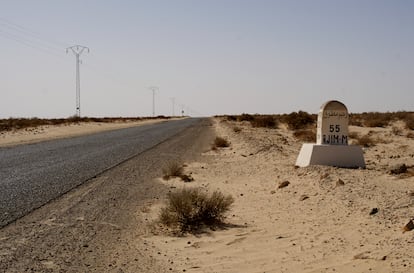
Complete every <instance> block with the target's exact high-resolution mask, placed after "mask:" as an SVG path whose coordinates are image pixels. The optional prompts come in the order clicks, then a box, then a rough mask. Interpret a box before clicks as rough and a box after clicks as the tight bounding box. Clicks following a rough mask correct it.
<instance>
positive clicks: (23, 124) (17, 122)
mask: <svg viewBox="0 0 414 273" xmlns="http://www.w3.org/2000/svg"><path fill="white" fill-rule="evenodd" d="M169 118H170V117H166V116H157V117H128V118H123V117H113V118H110V117H104V118H94V117H69V118H58V119H41V118H36V117H35V118H8V119H0V132H2V131H12V130H18V129H26V128H35V127H38V126H45V125H62V124H74V123H75V124H76V123H80V122H102V123H113V122H127V121H140V120H149V119H169Z"/></svg>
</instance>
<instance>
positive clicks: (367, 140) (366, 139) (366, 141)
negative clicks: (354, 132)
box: [357, 135, 376, 147]
mask: <svg viewBox="0 0 414 273" xmlns="http://www.w3.org/2000/svg"><path fill="white" fill-rule="evenodd" d="M357 144H358V145H361V146H364V147H372V146H374V145H375V144H376V141H375V140H374V139H373V138H371V137H370V136H369V135H365V136H362V137H359V138H357Z"/></svg>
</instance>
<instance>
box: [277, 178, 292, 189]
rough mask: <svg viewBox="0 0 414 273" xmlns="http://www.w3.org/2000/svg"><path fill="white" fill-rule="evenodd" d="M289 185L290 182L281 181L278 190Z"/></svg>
mask: <svg viewBox="0 0 414 273" xmlns="http://www.w3.org/2000/svg"><path fill="white" fill-rule="evenodd" d="M289 184H290V182H289V181H287V180H286V181H283V182H281V183H279V187H278V188H279V189H281V188H284V187H287V186H288V185H289Z"/></svg>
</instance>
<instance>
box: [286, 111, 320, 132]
mask: <svg viewBox="0 0 414 273" xmlns="http://www.w3.org/2000/svg"><path fill="white" fill-rule="evenodd" d="M283 121H284V122H285V123H286V124H287V125H288V127H289V129H291V130H298V129H305V128H306V127H308V126H309V125H311V124H314V123H315V121H316V116H315V115H311V114H308V113H307V112H303V111H299V112H292V113H290V114H288V115H285V116H284V118H283Z"/></svg>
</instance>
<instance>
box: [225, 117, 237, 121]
mask: <svg viewBox="0 0 414 273" xmlns="http://www.w3.org/2000/svg"><path fill="white" fill-rule="evenodd" d="M227 120H228V121H237V117H236V116H227Z"/></svg>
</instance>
